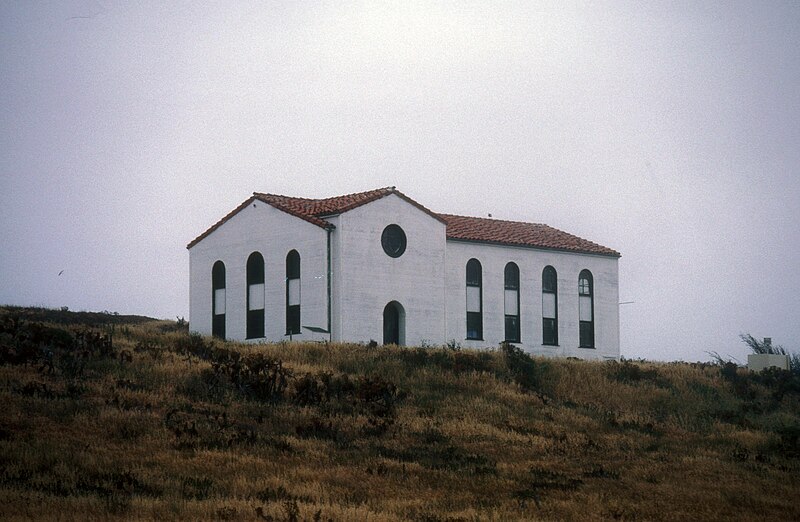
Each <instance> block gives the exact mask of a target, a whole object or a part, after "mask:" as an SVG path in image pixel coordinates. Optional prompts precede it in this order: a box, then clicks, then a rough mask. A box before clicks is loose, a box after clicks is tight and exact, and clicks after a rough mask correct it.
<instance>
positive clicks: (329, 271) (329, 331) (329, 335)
mask: <svg viewBox="0 0 800 522" xmlns="http://www.w3.org/2000/svg"><path fill="white" fill-rule="evenodd" d="M326 231H327V232H328V342H332V341H333V331H332V330H331V278H332V276H333V274H332V271H331V231H332V229H331V228H330V227H329V228H327V229H326Z"/></svg>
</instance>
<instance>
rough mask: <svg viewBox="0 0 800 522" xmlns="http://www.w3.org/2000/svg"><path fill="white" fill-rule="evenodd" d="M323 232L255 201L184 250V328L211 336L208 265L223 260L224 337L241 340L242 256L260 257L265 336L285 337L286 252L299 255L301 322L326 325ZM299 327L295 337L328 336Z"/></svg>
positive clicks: (243, 305) (244, 259) (244, 299)
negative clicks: (186, 267)
mask: <svg viewBox="0 0 800 522" xmlns="http://www.w3.org/2000/svg"><path fill="white" fill-rule="evenodd" d="M326 235H327V231H325V230H324V229H322V228H320V227H318V226H316V225H313V224H311V223H309V222H307V221H304V220H302V219H299V218H297V217H295V216H292V215H289V214H287V213H285V212H282V211H280V210H278V209H276V208H274V207H272V206H270V205H267V204H266V203H263V202H261V201H255V202H253V203H251V204H250V205H249V206H248V207H246V208H244V209H242V210H241V211H240V212H239V213H237V214H236V215H235V216H233V217H232V218H231V219H229V220H228V221H227V222H225V223H224V224H223V225H222V226H220V227H219V228H218V229H217V230H215V231H214V232H212V233H211V234H210V235H209V236H207V237H206V238H204V239H203V240H202V241H200V243H198V244H196V245H194V246H193V247H192V248H191V249H190V250H189V265H190V268H189V272H190V275H189V277H190V283H189V288H190V291H189V301H190V307H189V310H190V312H189V327H190V328H191V330H192V331H195V332H199V333H201V334H204V335H211V268H212V266H213V265H214V263H215V262H216V261H217V260H221V261H222V262H223V263H225V281H226V332H225V333H226V337H227V338H228V339H234V340H244V339H245V337H246V333H247V313H246V307H247V293H246V292H247V284H246V283H247V279H246V276H247V258H248V257H249V256H250V254H251V253H252V252H254V251H258V252H260V253H261V255H262V256H263V257H264V271H265V310H264V315H265V319H266V325H265V330H264V333H265V338H264V339H258V340H255V341H263V340H266V341H280V340H284V339H288V337H287V336H286V335H285V333H286V309H285V304H286V254H288V253H289V251H290V250H292V249H295V250H297V252H298V253H299V254H300V274H301V278H300V287H301V290H300V291H301V305H300V310H301V312H300V314H301V315H300V324H301V325H302V326H318V327H320V328H323V329H324V328H327V326H328V323H327V321H328V316H327V244H326V243H327V237H326ZM327 338H328V336H327V335H320V334H312V333H310V332H308V330H306V329H304V328H301V334H300V335H295V336H294V339H297V340H309V339H327Z"/></svg>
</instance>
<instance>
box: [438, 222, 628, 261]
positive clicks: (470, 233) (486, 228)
mask: <svg viewBox="0 0 800 522" xmlns="http://www.w3.org/2000/svg"><path fill="white" fill-rule="evenodd" d="M439 216H441V217H442V218H443V219H444V220H445V222H446V223H447V239H453V240H457V241H470V242H478V243H493V244H497V245H514V246H527V247H536V248H545V249H551V250H566V251H569V252H579V253H583V254H599V255H603V256H614V257H620V254H619V252H617V251H615V250H612V249H610V248H607V247H604V246H602V245H598V244H597V243H593V242H591V241H588V240H586V239H583V238H580V237H578V236H573V235H572V234H568V233H566V232H563V231H561V230H558V229H557V228H553V227H550V226H547V225H542V224H540V223H522V222H519V221H503V220H500V219H487V218H477V217H467V216H453V215H450V214H439Z"/></svg>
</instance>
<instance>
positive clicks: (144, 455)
mask: <svg viewBox="0 0 800 522" xmlns="http://www.w3.org/2000/svg"><path fill="white" fill-rule="evenodd" d="M119 317H120V316H113V315H108V316H107V318H106V319H107V320H104V318H103V317H102V316H101V317H95V316H93V317H92V318H91V324H90V325H85V324H82V323H80V322H77V321H76V319H77V316H73V315H70V314H69V312H60V311H59V312H53V311H47V310H22V309H18V308H0V401H2V408H0V518H2V519H4V520H13V519H37V520H48V519H64V518H67V519H71V518H75V519H92V518H96V519H115V518H119V519H130V518H147V519H149V518H158V519H175V520H178V519H180V520H188V519H218V520H275V521H277V520H420V521H423V520H424V521H439V520H536V519H542V520H564V519H571V520H601V519H602V520H609V519H618V520H668V519H675V520H690V519H694V520H696V519H728V520H737V519H738V520H752V519H770V520H798V519H800V503H798V498H797V494H798V491H800V443H799V442H798V439H799V438H800V381H798V378H797V377H793V376H792V374H789V373H787V372H773V373H767V374H763V375H750V374H748V373H747V371H746V370H744V369H737V368H735V367H733V366H718V365H690V364H685V363H674V364H651V363H642V362H623V363H597V362H583V361H573V360H545V359H538V358H533V359H531V358H529V357H528V356H526V355H524V354H522V353H520V352H519V351H517V350H515V349H513V348H506V349H500V348H499V349H497V350H493V351H484V352H478V351H471V350H456V349H448V348H446V347H442V348H395V347H377V348H370V347H367V346H360V345H324V344H268V345H240V344H234V343H223V342H219V341H212V340H210V339H206V338H201V337H197V336H190V335H189V334H188V333H187V332H186V331H185V329H184V328H182V325H178V324H176V323H174V322H169V321H156V320H145V319H142V318H133V319H132V320H131V321H128V322H126V321H121V320H119ZM113 318H116V319H113Z"/></svg>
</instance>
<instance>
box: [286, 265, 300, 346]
mask: <svg viewBox="0 0 800 522" xmlns="http://www.w3.org/2000/svg"><path fill="white" fill-rule="evenodd" d="M299 333H300V254H298V253H297V250H292V251H290V252H289V253H288V254H286V335H294V334H299Z"/></svg>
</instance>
